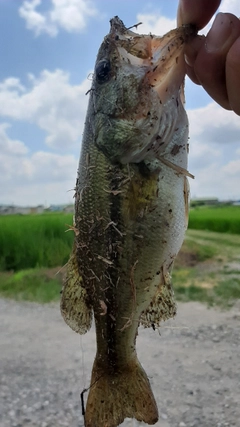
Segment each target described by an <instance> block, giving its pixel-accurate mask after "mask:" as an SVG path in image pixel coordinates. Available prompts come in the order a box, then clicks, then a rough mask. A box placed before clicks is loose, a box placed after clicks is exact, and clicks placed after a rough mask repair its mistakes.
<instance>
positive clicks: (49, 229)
mask: <svg viewBox="0 0 240 427" xmlns="http://www.w3.org/2000/svg"><path fill="white" fill-rule="evenodd" d="M71 225H72V214H63V213H46V214H42V215H8V216H0V271H19V270H22V269H29V268H37V267H49V268H51V267H55V266H62V265H64V264H65V263H66V262H67V260H68V257H69V254H70V252H71V248H72V242H73V232H72V231H71V230H70V227H71ZM189 229H195V230H206V231H215V232H220V233H230V234H231V233H232V234H240V207H239V206H227V207H218V206H216V207H198V208H195V209H191V210H190V219H189ZM67 230H69V231H67Z"/></svg>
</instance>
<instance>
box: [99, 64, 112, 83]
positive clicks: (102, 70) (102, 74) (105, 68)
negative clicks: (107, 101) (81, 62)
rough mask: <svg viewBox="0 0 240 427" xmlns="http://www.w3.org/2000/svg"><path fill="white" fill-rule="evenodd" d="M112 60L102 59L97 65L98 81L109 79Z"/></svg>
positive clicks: (102, 81)
mask: <svg viewBox="0 0 240 427" xmlns="http://www.w3.org/2000/svg"><path fill="white" fill-rule="evenodd" d="M110 69H111V66H110V61H109V60H108V59H102V60H101V61H99V63H98V64H97V66H96V78H97V81H98V83H104V82H106V81H107V80H108V79H109V74H110Z"/></svg>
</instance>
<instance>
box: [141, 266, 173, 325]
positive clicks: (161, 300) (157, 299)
mask: <svg viewBox="0 0 240 427" xmlns="http://www.w3.org/2000/svg"><path fill="white" fill-rule="evenodd" d="M176 313H177V304H176V301H175V298H174V291H173V287H172V281H171V276H170V274H169V273H168V272H167V273H165V274H162V279H161V282H160V285H159V288H158V289H157V292H156V294H155V295H154V298H153V300H152V301H151V303H150V304H149V306H148V308H147V309H146V310H145V311H143V312H142V314H141V317H140V323H141V324H142V325H143V326H144V327H145V328H149V327H153V328H154V327H155V326H160V324H161V322H162V321H165V320H168V319H170V318H172V317H174V316H175V315H176Z"/></svg>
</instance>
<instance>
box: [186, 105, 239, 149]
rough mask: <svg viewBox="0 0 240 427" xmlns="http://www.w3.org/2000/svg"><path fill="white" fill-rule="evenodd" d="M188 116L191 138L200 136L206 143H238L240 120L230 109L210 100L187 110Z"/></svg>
mask: <svg viewBox="0 0 240 427" xmlns="http://www.w3.org/2000/svg"><path fill="white" fill-rule="evenodd" d="M188 117H189V121H190V126H191V127H190V130H191V138H195V139H199V138H200V139H201V140H203V141H204V142H205V143H208V144H212V143H217V144H221V143H227V144H231V142H239V144H240V120H239V116H237V115H236V114H234V113H233V112H232V111H227V110H224V109H223V108H221V107H220V106H218V105H217V104H216V103H214V102H211V103H210V104H208V105H207V106H206V107H203V108H198V109H195V110H189V111H188Z"/></svg>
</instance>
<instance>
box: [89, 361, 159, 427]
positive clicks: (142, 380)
mask: <svg viewBox="0 0 240 427" xmlns="http://www.w3.org/2000/svg"><path fill="white" fill-rule="evenodd" d="M125 418H135V419H136V420H138V421H143V422H145V423H147V424H151V425H152V424H155V423H156V422H157V420H158V410H157V405H156V402H155V399H154V396H153V393H152V390H151V386H150V383H149V380H148V377H147V375H146V373H145V371H144V369H143V368H142V366H141V365H140V363H139V362H138V360H137V358H135V359H134V361H131V363H130V364H129V365H127V366H126V365H125V366H124V367H123V368H122V370H121V369H119V370H118V371H117V372H114V373H112V374H110V372H107V371H102V370H101V369H99V368H98V364H97V359H96V360H95V362H94V365H93V371H92V379H91V386H90V391H89V395H88V400H87V407H86V413H85V427H117V426H118V425H119V424H121V423H122V422H123V421H124V419H125Z"/></svg>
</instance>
